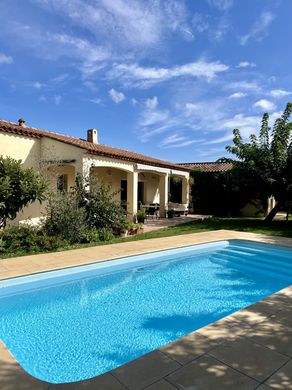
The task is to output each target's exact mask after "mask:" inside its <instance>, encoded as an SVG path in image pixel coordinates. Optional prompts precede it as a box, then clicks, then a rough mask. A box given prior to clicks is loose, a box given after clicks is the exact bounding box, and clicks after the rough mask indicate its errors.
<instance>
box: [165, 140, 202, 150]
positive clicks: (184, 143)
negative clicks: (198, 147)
mask: <svg viewBox="0 0 292 390" xmlns="http://www.w3.org/2000/svg"><path fill="white" fill-rule="evenodd" d="M195 142H197V140H187V141H182V142H177V143H175V144H171V145H168V146H167V148H182V147H183V146H189V145H191V144H194V143H195Z"/></svg>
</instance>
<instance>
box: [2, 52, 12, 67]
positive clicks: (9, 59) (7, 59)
mask: <svg viewBox="0 0 292 390" xmlns="http://www.w3.org/2000/svg"><path fill="white" fill-rule="evenodd" d="M12 62H13V58H12V57H11V56H7V55H6V54H4V53H0V64H6V65H9V64H12Z"/></svg>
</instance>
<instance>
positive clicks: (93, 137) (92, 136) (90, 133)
mask: <svg viewBox="0 0 292 390" xmlns="http://www.w3.org/2000/svg"><path fill="white" fill-rule="evenodd" d="M87 141H88V142H92V143H93V144H98V133H97V130H96V129H89V130H87Z"/></svg>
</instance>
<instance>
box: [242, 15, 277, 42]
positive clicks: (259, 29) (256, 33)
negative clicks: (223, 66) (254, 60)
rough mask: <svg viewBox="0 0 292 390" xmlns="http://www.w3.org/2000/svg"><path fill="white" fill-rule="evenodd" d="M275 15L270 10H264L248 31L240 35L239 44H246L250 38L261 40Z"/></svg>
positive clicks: (266, 33)
mask: <svg viewBox="0 0 292 390" xmlns="http://www.w3.org/2000/svg"><path fill="white" fill-rule="evenodd" d="M274 18H275V15H274V14H272V12H269V11H264V12H262V14H261V15H260V17H259V20H257V21H256V22H255V24H254V25H253V26H252V28H251V30H250V32H249V33H247V34H245V35H243V36H241V37H240V44H241V45H243V46H244V45H246V44H247V43H248V41H249V40H250V39H255V40H257V41H261V40H263V39H264V38H265V37H266V36H267V35H268V27H269V26H270V24H271V23H272V21H273V20H274Z"/></svg>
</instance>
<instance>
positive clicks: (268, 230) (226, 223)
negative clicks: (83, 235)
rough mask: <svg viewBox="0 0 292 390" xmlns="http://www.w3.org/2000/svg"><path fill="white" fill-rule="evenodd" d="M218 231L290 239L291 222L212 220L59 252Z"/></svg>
mask: <svg viewBox="0 0 292 390" xmlns="http://www.w3.org/2000/svg"><path fill="white" fill-rule="evenodd" d="M219 229H226V230H237V231H243V232H251V233H260V234H267V235H271V236H280V237H291V238H292V220H289V221H284V220H275V221H273V222H271V223H266V222H265V221H263V220H261V219H256V218H213V219H207V220H204V221H193V222H188V223H186V224H182V225H179V226H174V227H169V228H165V229H161V230H156V231H152V232H148V233H143V234H139V235H135V236H130V237H126V238H115V239H113V240H111V241H107V242H99V243H94V244H78V245H71V246H67V247H64V248H60V249H59V251H64V250H68V249H77V248H86V247H90V246H99V245H108V244H115V243H119V242H129V241H138V240H146V239H149V238H158V237H169V236H177V235H180V234H190V233H199V232H206V231H211V230H219ZM34 253H36V252H34ZM38 253H40V252H38ZM29 254H33V253H28V252H24V251H18V252H17V253H9V254H7V253H6V254H5V255H2V256H1V255H0V258H2V259H3V258H9V257H14V256H24V255H29Z"/></svg>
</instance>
